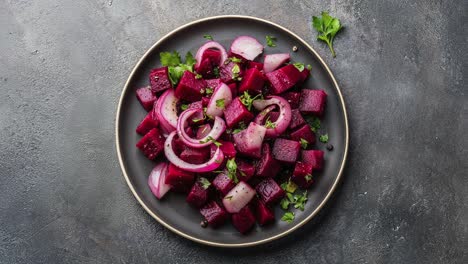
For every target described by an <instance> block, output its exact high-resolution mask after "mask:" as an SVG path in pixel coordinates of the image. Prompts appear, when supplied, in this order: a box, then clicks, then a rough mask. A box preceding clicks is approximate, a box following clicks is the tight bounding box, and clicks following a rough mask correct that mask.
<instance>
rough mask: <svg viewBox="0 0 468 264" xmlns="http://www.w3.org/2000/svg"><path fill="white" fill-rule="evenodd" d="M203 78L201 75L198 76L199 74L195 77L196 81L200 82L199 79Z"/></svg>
mask: <svg viewBox="0 0 468 264" xmlns="http://www.w3.org/2000/svg"><path fill="white" fill-rule="evenodd" d="M201 78H203V76H202V75H201V74H198V73H197V74H196V75H195V79H197V80H198V79H201Z"/></svg>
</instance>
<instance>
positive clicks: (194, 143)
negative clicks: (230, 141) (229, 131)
mask: <svg viewBox="0 0 468 264" xmlns="http://www.w3.org/2000/svg"><path fill="white" fill-rule="evenodd" d="M199 113H202V114H203V110H202V109H187V110H185V111H184V112H182V113H181V114H180V117H179V122H178V123H177V134H178V135H179V137H180V139H182V141H183V142H184V143H185V144H187V145H188V146H190V147H192V148H203V147H206V146H208V145H210V144H212V143H213V142H212V140H217V139H218V138H219V137H220V136H221V135H222V134H223V132H224V131H225V130H226V123H225V122H224V120H223V119H222V118H221V117H219V116H215V118H214V123H213V128H212V129H211V130H210V132H209V133H208V134H207V135H206V136H205V137H203V138H200V139H197V138H191V137H190V136H189V135H187V133H186V131H185V127H187V126H188V123H189V121H190V120H191V118H192V116H194V115H198V114H199Z"/></svg>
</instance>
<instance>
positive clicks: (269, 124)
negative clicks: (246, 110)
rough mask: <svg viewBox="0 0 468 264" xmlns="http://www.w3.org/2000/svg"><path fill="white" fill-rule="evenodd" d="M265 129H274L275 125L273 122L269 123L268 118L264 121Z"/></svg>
mask: <svg viewBox="0 0 468 264" xmlns="http://www.w3.org/2000/svg"><path fill="white" fill-rule="evenodd" d="M265 127H266V128H275V127H276V123H275V122H271V120H270V117H268V118H267V120H266V122H265Z"/></svg>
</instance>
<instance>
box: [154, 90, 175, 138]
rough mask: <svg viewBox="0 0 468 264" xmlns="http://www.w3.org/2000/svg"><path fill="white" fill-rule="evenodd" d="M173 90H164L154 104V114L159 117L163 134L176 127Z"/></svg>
mask: <svg viewBox="0 0 468 264" xmlns="http://www.w3.org/2000/svg"><path fill="white" fill-rule="evenodd" d="M178 101H179V100H178V99H177V97H175V94H174V90H172V89H169V90H166V91H165V92H164V93H163V94H162V95H161V97H159V99H158V100H157V101H156V103H155V105H154V109H153V111H154V114H156V116H157V117H158V119H159V123H160V126H161V129H162V130H163V132H164V134H169V133H171V132H172V131H174V130H175V129H176V127H177V120H178V117H177V102H178Z"/></svg>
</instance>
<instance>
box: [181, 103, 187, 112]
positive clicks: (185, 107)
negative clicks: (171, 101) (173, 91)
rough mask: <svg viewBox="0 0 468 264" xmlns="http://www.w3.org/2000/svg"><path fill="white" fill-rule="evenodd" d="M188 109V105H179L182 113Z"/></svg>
mask: <svg viewBox="0 0 468 264" xmlns="http://www.w3.org/2000/svg"><path fill="white" fill-rule="evenodd" d="M188 107H189V106H188V104H181V105H180V109H181V110H182V111H185V110H187V109H188Z"/></svg>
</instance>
